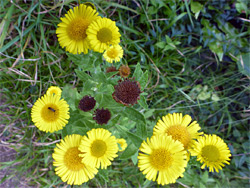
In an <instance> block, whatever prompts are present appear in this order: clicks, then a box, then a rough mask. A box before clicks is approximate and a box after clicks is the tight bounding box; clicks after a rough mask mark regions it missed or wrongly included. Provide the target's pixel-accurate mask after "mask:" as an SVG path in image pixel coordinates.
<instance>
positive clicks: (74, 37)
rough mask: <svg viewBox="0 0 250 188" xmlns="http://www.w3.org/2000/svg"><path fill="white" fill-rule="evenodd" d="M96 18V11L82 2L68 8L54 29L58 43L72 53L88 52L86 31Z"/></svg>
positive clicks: (88, 45)
mask: <svg viewBox="0 0 250 188" xmlns="http://www.w3.org/2000/svg"><path fill="white" fill-rule="evenodd" d="M98 18H100V16H98V12H96V10H94V9H93V8H91V7H90V6H87V5H84V4H80V5H79V6H77V7H74V8H73V9H70V10H69V11H68V12H67V14H66V15H65V17H64V18H61V21H62V22H60V23H59V24H58V28H57V29H56V34H57V37H58V41H59V44H60V45H61V46H62V47H63V48H64V47H66V51H68V52H70V53H73V54H80V53H82V52H83V53H84V54H86V53H88V50H89V49H91V48H90V44H89V41H88V39H87V32H86V31H87V29H88V28H89V26H90V24H91V23H92V22H93V21H95V20H97V19H98Z"/></svg>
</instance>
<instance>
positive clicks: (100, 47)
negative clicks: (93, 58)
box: [87, 18, 121, 53]
mask: <svg viewBox="0 0 250 188" xmlns="http://www.w3.org/2000/svg"><path fill="white" fill-rule="evenodd" d="M87 36H88V39H89V42H90V45H91V48H92V49H93V50H94V51H96V52H100V53H102V52H103V51H104V50H106V49H108V47H109V46H110V45H116V44H119V42H120V36H121V35H120V33H119V29H118V27H116V25H115V22H114V21H112V20H110V19H108V18H99V19H97V20H95V21H94V22H92V23H91V24H90V25H89V27H88V29H87Z"/></svg>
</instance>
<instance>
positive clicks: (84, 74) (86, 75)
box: [75, 69, 92, 82]
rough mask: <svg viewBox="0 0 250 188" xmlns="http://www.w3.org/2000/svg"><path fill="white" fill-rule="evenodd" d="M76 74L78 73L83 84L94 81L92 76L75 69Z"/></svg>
mask: <svg viewBox="0 0 250 188" xmlns="http://www.w3.org/2000/svg"><path fill="white" fill-rule="evenodd" d="M75 72H76V75H77V77H78V78H79V79H80V80H82V81H83V82H86V81H87V80H89V79H92V78H91V76H90V75H88V74H86V73H85V72H83V71H79V70H77V69H75Z"/></svg>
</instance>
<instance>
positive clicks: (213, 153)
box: [190, 134, 231, 172]
mask: <svg viewBox="0 0 250 188" xmlns="http://www.w3.org/2000/svg"><path fill="white" fill-rule="evenodd" d="M190 152H191V155H192V156H197V161H200V162H201V163H203V165H202V166H201V168H202V169H204V168H205V166H207V167H209V172H214V169H215V171H216V172H219V170H221V169H222V167H224V166H225V165H224V164H223V163H225V164H230V163H229V161H230V158H229V157H230V156H231V153H230V150H229V148H228V146H227V144H226V143H225V142H224V141H223V140H222V139H221V138H220V137H219V136H217V135H214V134H213V135H205V136H200V137H199V138H198V139H197V142H195V143H194V145H193V147H192V149H191V150H190Z"/></svg>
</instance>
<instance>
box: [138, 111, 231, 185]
mask: <svg viewBox="0 0 250 188" xmlns="http://www.w3.org/2000/svg"><path fill="white" fill-rule="evenodd" d="M191 121H192V118H191V117H190V116H189V115H185V116H184V117H183V116H182V114H181V113H174V114H168V115H166V116H163V117H162V120H161V119H160V120H159V121H158V122H157V124H156V125H155V127H154V129H153V136H152V137H151V138H150V139H149V138H147V141H143V143H142V144H141V146H140V148H139V150H140V153H139V156H138V167H139V169H140V170H141V171H142V173H143V174H146V178H147V179H148V180H153V181H157V183H158V184H161V185H165V184H169V183H175V182H176V180H177V178H179V177H183V173H184V171H185V167H186V166H187V163H188V160H189V158H190V153H191V155H192V156H197V160H198V161H200V162H202V163H204V164H203V165H202V167H201V168H205V166H207V167H209V171H212V172H213V171H214V169H215V170H216V172H218V171H219V169H222V167H223V166H224V163H226V164H229V160H230V158H229V157H230V156H231V154H230V151H229V149H228V147H227V145H226V143H225V142H224V141H223V140H222V139H221V138H220V137H218V136H216V135H206V134H205V135H204V136H203V134H204V133H203V132H199V131H200V129H201V128H200V126H199V125H198V123H197V122H196V121H193V122H191Z"/></svg>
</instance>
